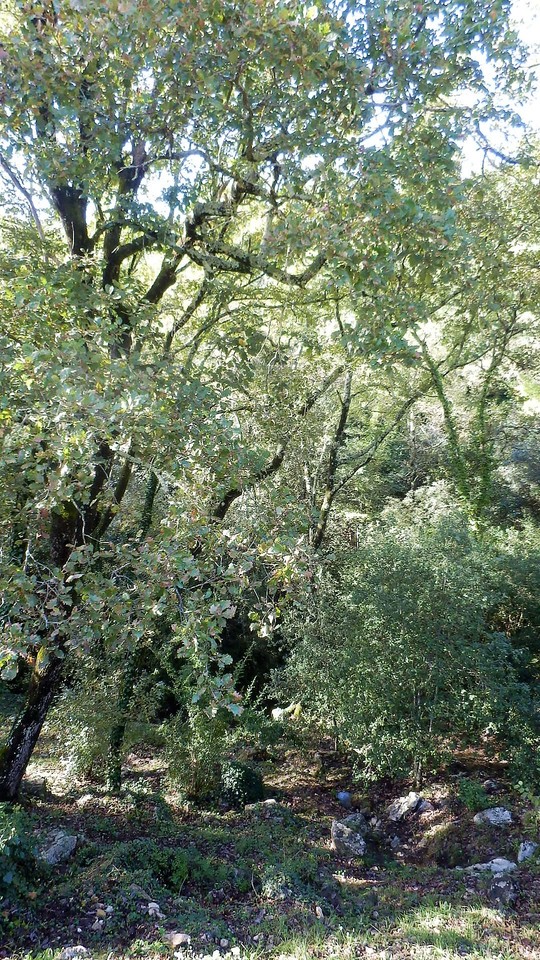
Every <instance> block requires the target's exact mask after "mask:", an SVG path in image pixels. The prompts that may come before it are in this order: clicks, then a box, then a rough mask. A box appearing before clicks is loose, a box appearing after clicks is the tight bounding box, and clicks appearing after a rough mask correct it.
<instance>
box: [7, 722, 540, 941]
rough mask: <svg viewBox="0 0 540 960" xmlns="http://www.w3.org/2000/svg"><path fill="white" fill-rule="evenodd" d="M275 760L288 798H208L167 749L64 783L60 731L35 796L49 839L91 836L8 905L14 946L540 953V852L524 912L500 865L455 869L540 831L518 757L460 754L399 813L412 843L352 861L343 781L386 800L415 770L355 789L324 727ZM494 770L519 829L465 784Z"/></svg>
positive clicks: (373, 804)
mask: <svg viewBox="0 0 540 960" xmlns="http://www.w3.org/2000/svg"><path fill="white" fill-rule="evenodd" d="M312 747H313V745H312ZM258 763H259V766H260V769H261V771H262V773H263V775H264V781H265V787H266V793H267V796H268V797H270V798H275V799H276V800H277V803H276V804H270V805H268V804H257V805H255V806H254V808H253V809H245V808H242V809H239V810H231V809H229V810H227V809H223V808H221V809H220V808H210V809H201V808H197V807H195V806H189V805H186V804H185V802H182V800H181V798H180V797H179V796H178V795H176V794H175V793H174V790H171V788H170V787H169V786H168V785H167V781H166V777H165V774H166V770H165V767H164V764H163V761H162V760H161V759H160V757H159V756H156V755H155V752H154V750H150V749H147V750H146V751H145V750H144V749H138V750H137V751H136V752H134V753H133V754H131V755H130V757H129V758H128V763H127V765H126V771H125V773H126V790H125V793H124V794H123V795H122V796H121V797H118V798H114V797H110V796H107V795H106V794H105V792H104V791H103V790H102V789H100V788H98V787H96V786H95V785H94V786H92V785H91V784H90V785H89V784H88V783H80V782H76V781H73V780H71V781H70V782H69V783H66V782H65V781H63V780H62V772H61V768H60V767H59V765H58V761H56V760H55V756H54V750H52V749H51V745H50V744H48V743H47V740H46V739H45V740H44V743H43V746H42V748H41V752H40V754H39V756H38V758H37V762H36V763H35V764H34V765H33V767H32V768H31V770H30V775H29V778H28V781H27V784H26V789H25V793H24V794H23V798H22V804H23V806H24V808H25V809H26V811H27V814H28V816H29V819H30V825H31V826H30V829H31V832H32V834H33V837H34V839H36V840H39V838H43V837H44V836H46V835H47V834H48V832H49V831H52V830H54V829H62V830H65V831H66V832H68V833H72V834H76V835H77V836H78V837H79V844H78V847H77V850H76V852H75V854H74V855H73V856H72V857H71V859H69V860H68V861H67V863H65V864H63V865H59V866H56V867H51V868H48V869H47V870H46V871H45V872H44V873H43V875H42V876H41V878H39V879H38V880H37V881H36V882H34V883H31V884H30V885H29V886H28V888H27V889H25V890H24V891H23V892H22V893H21V895H20V897H19V898H18V899H12V900H9V899H8V900H4V903H3V904H0V911H1V914H0V931H1V935H0V958H10V960H11V958H17V960H22V958H25V960H30V958H32V960H56V958H59V957H60V955H61V952H62V950H63V949H64V948H65V947H70V946H73V945H79V944H80V945H82V946H84V947H85V948H86V949H87V950H88V954H87V955H86V956H87V957H89V958H91V960H124V958H135V957H140V958H144V960H153V958H157V957H171V958H172V957H173V954H174V953H175V952H176V956H177V958H179V960H180V958H184V957H185V958H188V957H190V956H191V957H193V956H195V957H202V956H204V955H209V956H210V957H211V956H212V955H213V954H215V956H216V957H217V956H218V955H219V956H221V957H227V956H228V957H231V958H232V957H233V956H236V957H239V958H241V960H246V958H249V960H254V958H261V960H262V958H265V957H268V958H269V960H278V958H279V960H319V958H320V960H323V958H324V960H330V958H335V960H338V958H339V960H342V958H343V960H347V958H356V957H366V958H370V960H391V958H393V960H405V958H415V960H428V958H429V960H432V958H433V960H454V958H457V957H462V956H464V955H466V956H468V957H470V958H471V960H480V958H483V960H534V958H538V957H539V956H540V924H539V922H538V921H539V920H540V868H539V865H538V863H536V862H533V861H528V862H527V863H524V864H522V865H521V866H520V867H519V870H518V871H517V874H515V885H516V889H517V894H518V898H517V901H516V903H515V905H514V907H513V908H512V909H508V910H500V909H496V908H495V907H494V906H493V904H492V903H490V900H489V892H488V889H487V881H486V880H485V879H484V878H481V877H472V876H470V875H469V874H466V873H463V872H462V871H460V870H456V869H455V868H456V866H457V867H459V866H466V865H467V864H470V863H474V862H479V861H485V860H489V859H491V858H492V857H495V856H508V857H510V858H511V859H515V858H516V854H517V848H518V845H519V843H520V841H521V840H523V839H524V838H528V839H538V827H539V823H538V817H539V814H538V809H537V808H535V806H534V801H533V799H532V798H531V797H529V798H525V799H524V798H523V797H522V796H520V795H519V794H517V793H516V792H515V790H513V789H512V788H511V786H510V784H509V782H508V779H507V777H506V772H505V770H504V767H501V766H500V765H494V764H493V762H490V761H487V760H485V759H484V758H483V757H481V756H479V755H471V756H461V757H460V758H458V759H457V760H455V761H454V763H453V765H451V766H450V767H449V768H448V769H446V770H445V771H443V772H442V773H440V774H439V775H438V777H437V778H436V779H431V780H429V781H428V782H427V783H426V784H425V785H424V786H423V788H422V795H423V796H425V797H426V798H428V799H431V800H432V801H433V805H434V809H433V810H431V811H427V812H426V813H424V814H422V815H417V814H416V815H412V816H410V817H409V818H408V819H407V820H406V821H405V822H404V823H403V824H399V825H397V826H396V827H395V833H396V834H398V835H399V838H400V845H399V847H397V848H396V849H395V850H391V849H390V848H389V846H388V844H387V839H388V837H389V835H390V834H389V833H388V831H387V834H388V836H387V837H386V839H383V841H382V842H380V843H379V844H377V845H373V846H372V848H371V849H370V851H369V853H368V855H367V856H366V857H365V858H364V859H351V860H348V859H343V858H340V857H338V856H337V855H336V853H335V852H333V851H332V850H331V848H330V826H331V822H332V819H333V818H341V819H342V818H343V816H345V815H346V814H347V811H344V809H343V807H341V806H340V804H339V802H338V800H337V798H336V793H337V791H338V790H340V789H351V790H352V793H353V803H354V806H355V807H357V808H359V809H362V810H364V811H365V812H366V814H369V815H370V816H371V815H380V814H381V813H383V811H384V809H385V807H386V805H387V804H388V803H389V802H390V800H392V799H394V798H395V797H396V796H399V795H400V794H403V793H406V792H407V791H408V790H409V789H411V785H410V784H409V783H403V782H402V783H400V784H396V783H384V784H378V785H377V786H376V787H373V788H372V789H369V790H366V791H365V792H360V791H358V790H356V792H355V789H354V783H353V781H352V779H351V770H350V769H349V767H348V766H347V763H346V758H343V757H341V756H340V755H337V754H334V753H333V751H332V749H331V746H330V745H329V744H324V743H323V744H322V745H317V748H316V749H308V748H307V747H300V746H299V745H298V744H291V742H290V741H287V739H285V740H284V741H282V742H279V743H278V744H276V745H275V746H274V747H273V748H272V749H271V750H269V751H267V752H266V754H265V757H264V759H261V758H260V757H259V758H258ZM44 775H45V777H46V778H47V783H43V776H44ZM486 778H490V779H492V780H494V794H493V796H492V797H490V801H492V802H493V804H494V805H504V806H508V807H509V808H510V809H511V810H512V813H513V824H512V825H511V826H510V827H508V828H502V829H501V828H489V827H478V826H477V825H475V824H474V823H473V816H474V810H471V809H470V808H469V807H468V806H467V805H466V803H464V802H463V797H465V799H467V789H466V788H465V790H464V787H463V784H465V785H466V787H467V785H470V784H477V783H480V782H482V781H483V780H485V779H486ZM460 784H461V787H460ZM32 790H34V794H32ZM460 797H461V799H460ZM385 829H386V828H385ZM151 904H154V905H157V907H156V906H151ZM175 934H177V935H178V934H184V935H185V937H183V938H180V937H178V936H176V938H175V936H174V935H175ZM187 936H189V938H190V942H189V944H188V945H186V946H182V945H181V944H179V942H178V941H179V940H180V939H184V940H185V939H186V937H187ZM171 940H173V941H175V942H171ZM235 948H236V949H235ZM216 951H217V953H216Z"/></svg>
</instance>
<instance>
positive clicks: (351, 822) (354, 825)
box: [343, 813, 369, 837]
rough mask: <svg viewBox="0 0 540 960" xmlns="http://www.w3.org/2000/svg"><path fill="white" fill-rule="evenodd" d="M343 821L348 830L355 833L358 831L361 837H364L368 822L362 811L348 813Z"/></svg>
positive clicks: (367, 829) (367, 830)
mask: <svg viewBox="0 0 540 960" xmlns="http://www.w3.org/2000/svg"><path fill="white" fill-rule="evenodd" d="M343 823H344V824H345V825H346V826H347V827H348V828H349V830H354V832H355V833H359V834H360V836H362V837H365V836H366V834H367V833H368V832H369V824H368V822H367V820H366V818H365V816H364V814H363V813H350V814H349V816H348V817H345V819H344V820H343Z"/></svg>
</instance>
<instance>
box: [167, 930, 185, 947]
mask: <svg viewBox="0 0 540 960" xmlns="http://www.w3.org/2000/svg"><path fill="white" fill-rule="evenodd" d="M165 939H166V940H168V941H169V943H170V945H171V947H187V946H189V944H190V943H191V937H190V936H189V934H188V933H177V932H176V930H171V932H170V933H167V934H166V935H165Z"/></svg>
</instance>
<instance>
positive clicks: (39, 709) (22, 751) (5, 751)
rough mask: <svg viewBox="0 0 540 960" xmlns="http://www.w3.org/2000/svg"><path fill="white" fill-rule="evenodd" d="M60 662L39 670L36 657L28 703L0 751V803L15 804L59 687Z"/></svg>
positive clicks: (51, 663) (49, 664) (55, 660)
mask: <svg viewBox="0 0 540 960" xmlns="http://www.w3.org/2000/svg"><path fill="white" fill-rule="evenodd" d="M61 677H62V661H61V660H58V659H56V658H55V659H53V660H51V661H50V662H49V663H48V664H47V666H46V667H40V666H39V657H38V660H37V662H36V664H35V665H34V670H33V672H32V676H31V679H30V686H29V690H28V699H27V701H26V704H25V706H24V708H23V709H22V710H21V712H20V714H19V715H18V717H16V719H15V721H14V723H13V726H12V728H11V732H10V734H9V736H8V739H7V743H6V745H5V747H3V748H2V749H1V750H0V801H9V802H11V801H14V800H16V798H17V795H18V793H19V790H20V787H21V783H22V779H23V777H24V772H25V770H26V767H27V764H28V762H29V760H30V757H31V756H32V752H33V750H34V747H35V745H36V743H37V740H38V737H39V734H40V732H41V728H42V726H43V722H44V720H45V718H46V716H47V713H48V710H49V707H50V705H51V701H52V699H53V697H54V695H55V693H56V691H57V690H58V688H59V686H60V681H61Z"/></svg>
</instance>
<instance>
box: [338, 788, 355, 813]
mask: <svg viewBox="0 0 540 960" xmlns="http://www.w3.org/2000/svg"><path fill="white" fill-rule="evenodd" d="M336 797H337V799H338V800H339V802H340V804H341V806H342V807H346V808H347V810H350V809H351V807H352V797H351V795H350V793H349V791H348V790H339V792H338V793H337V794H336Z"/></svg>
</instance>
